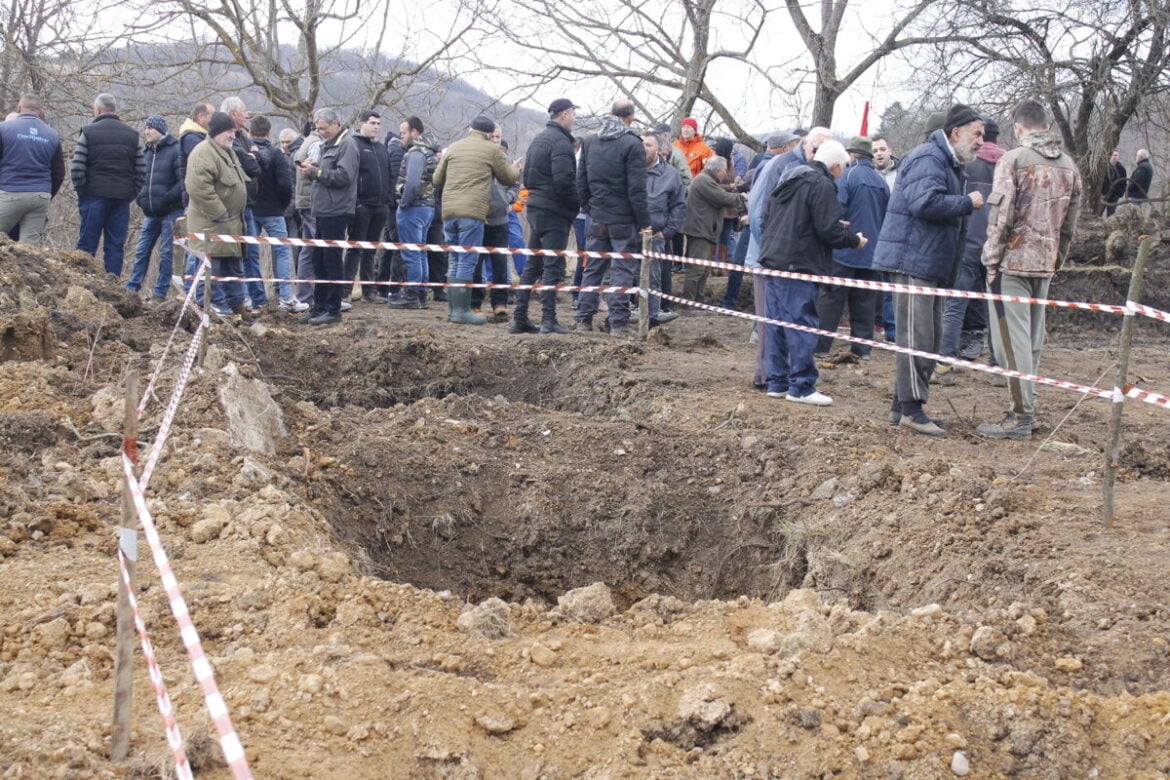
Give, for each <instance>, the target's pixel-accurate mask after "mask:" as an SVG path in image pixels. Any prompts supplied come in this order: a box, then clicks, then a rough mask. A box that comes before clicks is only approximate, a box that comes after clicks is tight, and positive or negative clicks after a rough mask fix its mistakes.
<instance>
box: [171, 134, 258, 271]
mask: <svg viewBox="0 0 1170 780" xmlns="http://www.w3.org/2000/svg"><path fill="white" fill-rule="evenodd" d="M184 182H185V184H186V187H187V196H188V198H189V199H190V202H189V203H188V204H187V229H188V230H189V231H190V232H192V233H219V234H223V235H229V236H242V235H244V209H245V208H246V207H247V205H248V193H247V183H248V177H247V175H246V174H245V173H244V169H243V168H242V167H241V166H240V160H239V158H238V157H237V156H236V154H235V152H234V151H233V150H231V149H224V148H223V147H222V146H220V145H219V144H217V143H216V142H215V141H213V140H212V139H210V138H207V139H205V140H203V141H202V142H201V143H200V144H199V145H198V146H196V147H195V149H194V150H193V151H192V152H191V156H190V157H188V158H187V176H186V179H185V180H184ZM190 246H191V247H192V248H193V249H195V250H197V251H199V252H203V253H205V254H207V255H210V256H212V257H239V256H240V255H242V254H243V251H244V249H243V247H244V245H243V244H233V243H230V242H226V241H224V242H219V241H195V240H192V241H191V242H190Z"/></svg>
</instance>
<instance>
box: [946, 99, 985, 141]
mask: <svg viewBox="0 0 1170 780" xmlns="http://www.w3.org/2000/svg"><path fill="white" fill-rule="evenodd" d="M982 121H983V117H981V116H979V115H978V114H976V113H975V110H974V109H973V108H971V107H970V106H965V105H963V104H962V103H956V104H955V105H953V106H951V109H950V110H949V111H947V118H946V119H944V120H943V132H944V133H946V134H947V135H950V134H951V131H952V130H954V129H955V128H956V127H962V126H963V125H966V124H970V123H971V122H982Z"/></svg>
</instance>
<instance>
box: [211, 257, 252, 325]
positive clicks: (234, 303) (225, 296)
mask: <svg viewBox="0 0 1170 780" xmlns="http://www.w3.org/2000/svg"><path fill="white" fill-rule="evenodd" d="M211 275H212V276H243V275H244V261H243V260H242V259H241V258H239V257H213V258H211ZM211 288H212V296H211V297H212V300H213V301H215V299H216V297H217V295H216V293H218V298H219V300H218V301H215V302H214V303H213V304H212V306H213V307H215V308H217V309H219V310H220V311H222V312H223V313H224V314H227V313H229V312H233V311H235V310H236V309H237V308H239V307H240V306H242V305H243V304H244V283H243V282H212V283H211Z"/></svg>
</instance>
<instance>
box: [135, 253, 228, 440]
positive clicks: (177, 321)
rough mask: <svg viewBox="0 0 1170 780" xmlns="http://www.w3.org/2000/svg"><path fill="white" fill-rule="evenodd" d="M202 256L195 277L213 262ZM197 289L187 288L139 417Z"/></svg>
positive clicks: (147, 385)
mask: <svg viewBox="0 0 1170 780" xmlns="http://www.w3.org/2000/svg"><path fill="white" fill-rule="evenodd" d="M195 254H197V253H195ZM201 258H202V259H201V261H200V263H199V270H198V271H196V272H195V278H197V277H199V276H200V275H201V274H202V273H203V272H204V271H205V270H206V269H207V266H208V265H209V264H210V263H211V261H210V260H209V259H208V258H207V256H206V255H201ZM195 290H196V287H195V285H191V288H190V289H189V290H187V293H186V295H184V296H183V305H182V306H181V307H180V308H179V316H178V317H176V318H175V326H174V327H173V328H171V335H170V338H168V339H167V343H166V345H165V346H164V347H163V351H162V354H160V355H159V356H158V361H157V362H156V363H155V365H154V372H153V373H151V375H150V380H149V381H147V383H146V389H145V390H144V391H143V392H142V398H141V399H140V400H139V402H138V416H139V417H141V416H142V413H143V412H145V411H146V406H147V404H149V403H150V398H151V393H152V391H153V390H154V383H155V382H157V381H158V377H159V375H160V374H161V373H162V368H163V363H164V362H165V361H166V359H167V355H168V354H170V351H171V346H172V345H173V344H174V343H175V336H176V335H177V334H178V332H179V327H180V326H181V325H182V324H183V315H184V314H186V313H187V309H188V307H190V306H191V305H192V301H193V300H194V298H195Z"/></svg>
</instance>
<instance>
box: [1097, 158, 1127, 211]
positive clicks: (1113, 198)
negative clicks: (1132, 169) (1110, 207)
mask: <svg viewBox="0 0 1170 780" xmlns="http://www.w3.org/2000/svg"><path fill="white" fill-rule="evenodd" d="M1128 178H1129V173H1127V172H1126V170H1125V166H1124V165H1122V164H1121V163H1119V162H1115V163H1112V164H1110V166H1109V170H1108V172H1106V174H1105V180H1104V181H1102V182H1101V197H1102V198H1104V199H1105V202H1106V203H1110V204H1115V203H1118V202H1119V201H1120V200H1121V199H1122V198H1124V197H1125V189H1126V185H1127V182H1126V179H1128Z"/></svg>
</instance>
